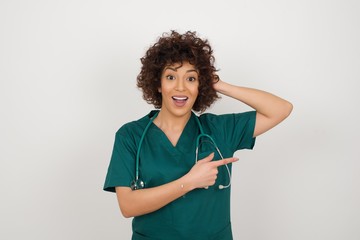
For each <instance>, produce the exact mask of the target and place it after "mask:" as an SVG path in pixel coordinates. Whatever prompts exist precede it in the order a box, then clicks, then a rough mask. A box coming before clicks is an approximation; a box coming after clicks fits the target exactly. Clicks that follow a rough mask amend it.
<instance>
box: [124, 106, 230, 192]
mask: <svg viewBox="0 0 360 240" xmlns="http://www.w3.org/2000/svg"><path fill="white" fill-rule="evenodd" d="M158 114H159V112H156V113H155V114H154V116H153V117H151V118H150V121H149V123H148V124H147V125H146V127H145V129H144V131H143V134H142V135H141V138H140V142H139V146H138V149H137V152H136V162H135V179H134V180H133V181H132V182H131V184H130V187H131V189H132V190H137V189H143V188H144V187H145V183H144V181H143V180H141V179H140V177H139V164H140V150H141V145H142V143H143V141H144V138H145V134H146V132H147V131H148V129H149V127H150V126H151V124H152V122H153V121H154V119H155V118H156V117H157V115H158ZM195 120H196V122H197V124H198V126H199V129H200V134H199V135H198V136H197V138H196V150H195V164H196V163H197V161H198V157H199V156H198V153H199V144H200V139H201V138H208V139H209V140H210V143H211V144H213V145H214V147H215V149H216V152H217V153H218V154H219V156H220V158H221V159H224V157H223V155H222V154H221V152H220V149H219V147H218V146H217V144H216V142H215V141H214V139H213V138H212V137H211V136H210V135H208V134H206V133H204V130H203V128H202V126H201V123H200V121H199V119H198V118H197V117H195ZM225 167H226V170H227V173H228V175H229V183H228V184H227V185H225V186H224V185H219V186H218V188H219V189H225V188H228V187H230V185H231V173H230V170H229V167H228V165H227V164H225ZM206 189H207V187H206Z"/></svg>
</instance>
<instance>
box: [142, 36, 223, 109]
mask: <svg viewBox="0 0 360 240" xmlns="http://www.w3.org/2000/svg"><path fill="white" fill-rule="evenodd" d="M212 54H213V50H212V49H211V46H210V45H209V42H208V40H206V39H205V40H202V39H200V38H199V37H197V36H196V32H191V31H187V32H186V33H184V34H179V33H178V32H176V31H174V30H172V31H171V32H170V33H163V34H162V36H161V37H160V38H159V40H158V41H157V42H156V43H155V44H154V45H153V46H151V47H150V48H149V49H148V50H147V52H146V54H145V56H144V57H142V58H141V59H140V60H141V63H142V67H141V71H140V73H139V75H138V76H137V86H138V87H139V88H140V89H142V91H143V98H144V99H145V100H146V102H148V103H150V104H153V105H154V106H155V108H161V104H162V96H161V93H159V91H158V89H159V88H160V85H161V81H160V79H161V74H162V71H163V69H164V68H165V67H166V66H168V65H172V64H176V63H183V62H184V61H188V62H189V63H190V64H192V65H194V66H195V68H196V69H197V70H198V72H199V95H198V97H197V99H196V101H195V103H194V106H193V108H192V109H193V110H194V111H197V112H203V111H205V110H206V108H208V107H209V106H210V105H211V104H212V103H213V102H214V101H216V99H218V98H219V96H218V95H217V92H216V91H215V90H214V88H213V84H214V81H218V80H219V77H218V75H216V74H215V72H216V71H217V70H216V69H215V67H214V62H215V58H214V56H213V55H212Z"/></svg>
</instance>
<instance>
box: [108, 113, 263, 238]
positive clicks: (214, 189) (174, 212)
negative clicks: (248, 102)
mask: <svg viewBox="0 0 360 240" xmlns="http://www.w3.org/2000/svg"><path fill="white" fill-rule="evenodd" d="M155 113H156V111H151V112H150V113H149V114H148V115H146V116H145V117H143V118H141V119H139V120H137V121H133V122H130V123H127V124H125V125H123V126H122V127H121V128H120V129H119V130H118V131H117V133H116V136H115V143H114V148H113V152H112V157H111V161H110V165H109V168H108V172H107V176H106V180H105V185H104V190H105V191H110V192H115V187H116V186H126V187H130V183H131V182H132V181H133V180H134V179H135V162H136V161H135V159H136V152H137V149H138V144H139V141H140V138H141V136H142V134H143V131H144V128H145V127H146V125H147V124H148V123H149V121H150V118H151V117H152V116H153V115H154V114H155ZM196 117H197V118H198V119H199V120H200V123H201V125H202V127H203V129H204V133H206V134H208V135H210V136H211V137H212V138H213V139H214V141H215V142H216V144H217V145H218V147H219V149H220V151H221V154H222V155H223V157H224V158H228V157H232V156H233V154H234V152H235V151H237V150H240V149H252V148H253V147H254V144H255V138H253V133H254V127H255V119H256V112H255V111H250V112H244V113H238V114H225V115H215V114H210V113H205V114H202V115H200V116H196V115H195V114H194V113H192V116H191V118H190V119H189V121H188V122H187V124H186V126H185V128H184V130H183V132H182V134H181V136H180V138H179V140H178V143H177V144H176V146H173V145H172V143H171V142H170V141H169V139H168V138H167V136H166V135H165V133H164V132H162V130H161V129H160V128H158V127H157V126H156V125H155V124H153V123H152V124H151V126H150V127H149V129H148V131H147V133H146V135H145V138H144V141H143V144H142V147H141V152H140V163H139V176H140V178H141V179H142V180H143V181H144V182H145V187H146V188H151V187H156V186H159V185H163V184H165V183H168V182H171V181H174V180H176V179H178V178H180V177H182V176H183V175H185V174H186V173H188V172H189V170H190V169H191V168H192V167H193V165H194V164H195V149H196V146H195V145H196V138H197V136H198V135H199V134H200V129H199V126H198V124H197V122H196V119H195V118H196ZM211 152H215V158H214V161H216V160H219V159H220V156H219V155H218V154H217V153H216V150H215V148H214V146H213V144H211V143H210V141H209V140H208V139H207V138H202V139H201V141H200V147H199V159H202V158H204V157H205V156H207V155H209V154H210V153H211ZM228 167H229V170H230V171H231V164H228ZM218 170H219V173H218V177H217V179H216V183H215V185H214V186H211V187H209V188H208V189H195V190H193V191H191V192H188V193H187V194H186V195H184V196H182V197H180V198H178V199H176V200H175V201H173V202H171V203H169V204H168V205H166V206H164V207H162V208H161V209H159V210H157V211H155V212H152V213H148V214H145V215H142V216H138V217H134V218H133V222H132V229H133V236H132V239H133V240H146V239H147V240H149V239H152V240H168V239H172V240H183V239H186V240H216V239H217V240H231V239H232V232H231V222H230V188H231V187H229V188H225V189H221V190H220V189H219V188H218V186H219V185H224V186H225V185H227V184H228V183H229V175H228V173H227V169H226V167H225V166H221V167H219V168H218Z"/></svg>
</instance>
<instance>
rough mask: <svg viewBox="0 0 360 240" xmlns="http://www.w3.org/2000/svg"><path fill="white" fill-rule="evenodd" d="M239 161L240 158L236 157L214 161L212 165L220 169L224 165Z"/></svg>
mask: <svg viewBox="0 0 360 240" xmlns="http://www.w3.org/2000/svg"><path fill="white" fill-rule="evenodd" d="M238 160H239V158H236V157H232V158H224V159H221V160H218V161H212V162H211V164H213V165H214V166H215V167H220V166H222V165H226V164H229V163H233V162H236V161H238Z"/></svg>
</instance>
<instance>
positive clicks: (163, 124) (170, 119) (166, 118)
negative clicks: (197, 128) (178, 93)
mask: <svg viewBox="0 0 360 240" xmlns="http://www.w3.org/2000/svg"><path fill="white" fill-rule="evenodd" d="M190 117H191V112H189V113H187V114H185V115H183V116H174V115H172V114H169V113H167V112H165V111H161V110H160V112H159V115H158V116H157V117H156V118H155V120H154V124H155V125H156V126H158V127H159V128H160V129H162V130H165V131H166V130H167V131H182V130H183V129H184V128H185V125H186V123H187V122H188V121H189V119H190Z"/></svg>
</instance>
